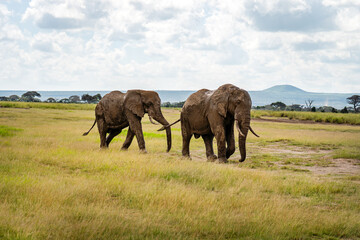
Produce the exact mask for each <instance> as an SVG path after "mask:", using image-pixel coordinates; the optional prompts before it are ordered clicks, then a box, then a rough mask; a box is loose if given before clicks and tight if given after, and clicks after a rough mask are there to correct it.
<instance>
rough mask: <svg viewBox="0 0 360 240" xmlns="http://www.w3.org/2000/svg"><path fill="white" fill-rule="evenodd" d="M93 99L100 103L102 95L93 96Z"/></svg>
mask: <svg viewBox="0 0 360 240" xmlns="http://www.w3.org/2000/svg"><path fill="white" fill-rule="evenodd" d="M93 99H94V101H95V102H99V101H100V100H101V95H100V93H98V94H96V95H94V96H93Z"/></svg>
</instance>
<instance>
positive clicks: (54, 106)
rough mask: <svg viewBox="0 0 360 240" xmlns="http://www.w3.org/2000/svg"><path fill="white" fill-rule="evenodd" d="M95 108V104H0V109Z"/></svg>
mask: <svg viewBox="0 0 360 240" xmlns="http://www.w3.org/2000/svg"><path fill="white" fill-rule="evenodd" d="M95 106H96V104H79V103H43V102H0V107H3V108H40V109H70V110H94V109H95Z"/></svg>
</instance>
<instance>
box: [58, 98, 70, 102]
mask: <svg viewBox="0 0 360 240" xmlns="http://www.w3.org/2000/svg"><path fill="white" fill-rule="evenodd" d="M69 102H70V101H69V99H68V98H63V99H61V100H60V101H59V103H69Z"/></svg>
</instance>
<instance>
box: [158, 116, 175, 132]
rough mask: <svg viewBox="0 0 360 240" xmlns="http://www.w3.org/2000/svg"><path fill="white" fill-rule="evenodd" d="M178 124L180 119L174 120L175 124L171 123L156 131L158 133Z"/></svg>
mask: <svg viewBox="0 0 360 240" xmlns="http://www.w3.org/2000/svg"><path fill="white" fill-rule="evenodd" d="M178 122H180V119H178V120H176V121H175V122H173V123H171V124H169V125H166V126H163V127H162V128H160V129H158V131H163V130H165V129H166V128H168V127H171V126H172V125H174V124H176V123H178Z"/></svg>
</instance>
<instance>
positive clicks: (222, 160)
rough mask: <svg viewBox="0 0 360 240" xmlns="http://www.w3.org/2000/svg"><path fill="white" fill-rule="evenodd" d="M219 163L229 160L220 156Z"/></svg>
mask: <svg viewBox="0 0 360 240" xmlns="http://www.w3.org/2000/svg"><path fill="white" fill-rule="evenodd" d="M216 162H218V163H228V160H227V159H226V158H218V161H216Z"/></svg>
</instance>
